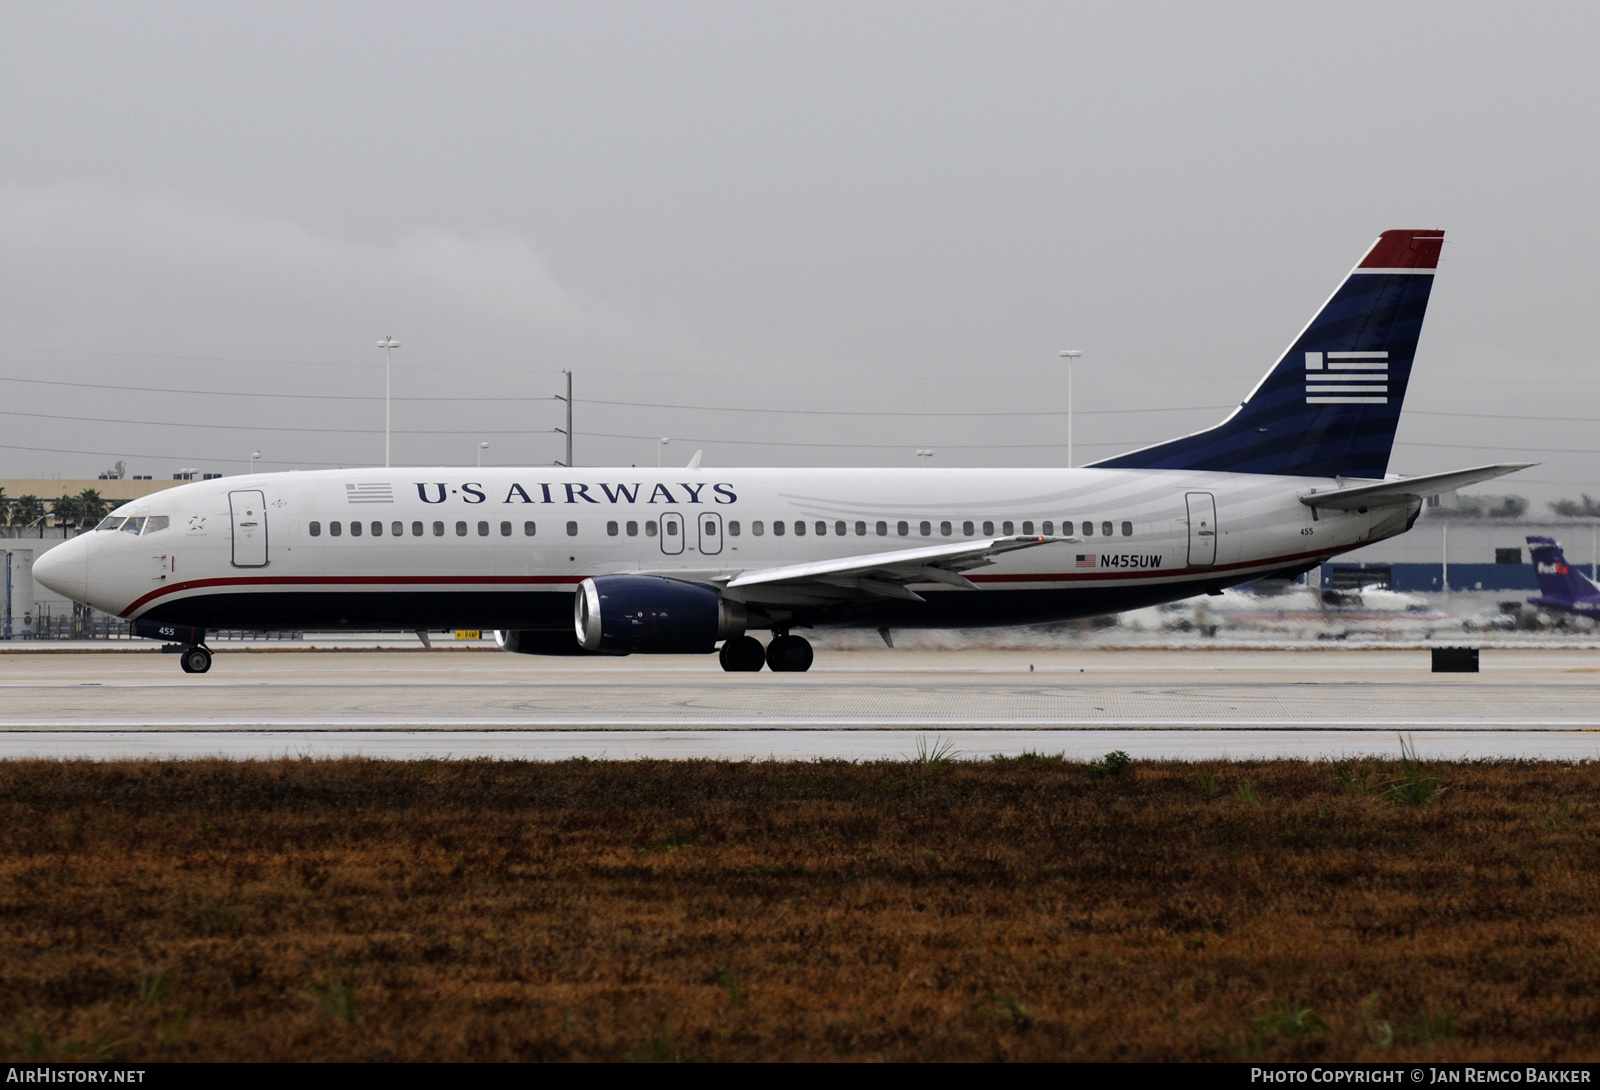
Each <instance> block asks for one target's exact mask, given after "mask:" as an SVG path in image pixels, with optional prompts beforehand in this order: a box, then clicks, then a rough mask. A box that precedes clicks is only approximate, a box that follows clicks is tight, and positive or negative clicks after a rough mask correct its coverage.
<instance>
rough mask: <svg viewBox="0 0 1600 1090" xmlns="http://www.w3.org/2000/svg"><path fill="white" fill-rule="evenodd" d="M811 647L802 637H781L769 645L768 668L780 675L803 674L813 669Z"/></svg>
mask: <svg viewBox="0 0 1600 1090" xmlns="http://www.w3.org/2000/svg"><path fill="white" fill-rule="evenodd" d="M813 657H814V656H813V655H812V653H811V645H810V644H809V643H807V642H806V641H805V639H804V638H802V637H800V636H779V637H778V638H777V639H775V640H773V641H772V642H771V643H769V644H767V668H768V669H769V670H771V671H773V672H774V673H779V674H803V673H805V672H806V671H807V670H809V669H811V660H812V658H813Z"/></svg>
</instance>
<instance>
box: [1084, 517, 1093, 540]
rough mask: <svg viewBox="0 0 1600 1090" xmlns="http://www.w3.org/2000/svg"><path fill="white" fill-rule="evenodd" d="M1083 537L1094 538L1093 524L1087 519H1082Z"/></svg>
mask: <svg viewBox="0 0 1600 1090" xmlns="http://www.w3.org/2000/svg"><path fill="white" fill-rule="evenodd" d="M1083 536H1084V537H1093V536H1094V523H1092V522H1090V521H1089V520H1088V519H1084V520H1083Z"/></svg>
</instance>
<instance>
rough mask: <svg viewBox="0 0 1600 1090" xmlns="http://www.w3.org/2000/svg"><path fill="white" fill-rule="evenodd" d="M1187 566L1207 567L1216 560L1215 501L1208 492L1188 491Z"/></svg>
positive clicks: (1186, 497)
mask: <svg viewBox="0 0 1600 1090" xmlns="http://www.w3.org/2000/svg"><path fill="white" fill-rule="evenodd" d="M1184 499H1186V500H1187V501H1188V504H1189V566H1190V567H1191V568H1209V567H1211V566H1212V565H1213V564H1215V563H1216V562H1217V501H1216V498H1215V497H1214V496H1212V495H1211V493H1209V492H1190V493H1188V494H1187V495H1186V496H1185V497H1184Z"/></svg>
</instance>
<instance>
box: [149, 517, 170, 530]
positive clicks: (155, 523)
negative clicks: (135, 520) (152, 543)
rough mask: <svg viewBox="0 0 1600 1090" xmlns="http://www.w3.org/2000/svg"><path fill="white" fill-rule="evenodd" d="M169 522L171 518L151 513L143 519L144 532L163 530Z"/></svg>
mask: <svg viewBox="0 0 1600 1090" xmlns="http://www.w3.org/2000/svg"><path fill="white" fill-rule="evenodd" d="M171 524H172V520H171V519H170V518H168V517H167V516H166V515H151V516H150V517H149V518H147V519H145V520H144V532H145V533H147V534H153V533H155V532H156V531H158V530H165V529H166V528H167V527H168V526H170V525H171Z"/></svg>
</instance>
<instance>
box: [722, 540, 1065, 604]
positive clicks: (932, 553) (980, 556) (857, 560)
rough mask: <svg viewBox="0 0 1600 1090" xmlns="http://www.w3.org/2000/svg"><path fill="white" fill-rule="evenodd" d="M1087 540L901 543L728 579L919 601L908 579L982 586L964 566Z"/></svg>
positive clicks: (737, 586) (752, 585)
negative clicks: (905, 546)
mask: <svg viewBox="0 0 1600 1090" xmlns="http://www.w3.org/2000/svg"><path fill="white" fill-rule="evenodd" d="M1082 540H1083V539H1082V538H1078V537H997V538H985V539H981V540H977V541H960V542H955V543H953V544H950V545H928V546H925V547H923V548H920V549H897V550H895V551H894V552H887V553H868V554H863V555H860V556H845V557H840V558H838V559H836V560H818V561H814V562H812V563H808V564H786V565H784V566H783V567H779V568H759V569H756V570H755V571H745V572H740V573H739V574H738V575H736V576H734V577H733V578H731V579H729V580H728V581H727V583H726V586H727V587H728V589H729V590H744V591H746V592H747V593H748V592H749V591H751V590H758V588H763V587H767V588H774V589H776V588H779V587H787V588H793V589H796V590H799V589H802V588H805V587H817V586H819V585H820V586H823V587H839V588H847V589H853V590H859V591H864V592H866V593H867V594H870V595H874V596H877V597H883V598H907V599H910V600H911V601H915V602H920V601H922V596H921V595H919V594H917V593H916V592H915V591H913V590H911V589H910V588H909V587H908V586H906V584H908V583H920V582H924V581H926V580H933V581H935V582H939V583H946V584H949V585H950V586H953V587H961V588H962V589H964V590H977V589H978V587H977V585H976V584H975V583H973V582H972V581H971V580H970V579H967V578H966V577H965V576H963V575H962V574H961V573H962V572H963V571H965V570H968V569H970V568H977V567H982V566H983V565H985V564H992V563H994V558H995V557H997V556H1000V555H1002V554H1004V553H1009V552H1014V551H1015V550H1017V549H1031V548H1034V547H1036V546H1039V545H1049V544H1051V543H1054V542H1062V543H1067V542H1079V541H1082ZM719 582H720V580H719ZM758 593H759V591H758Z"/></svg>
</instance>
